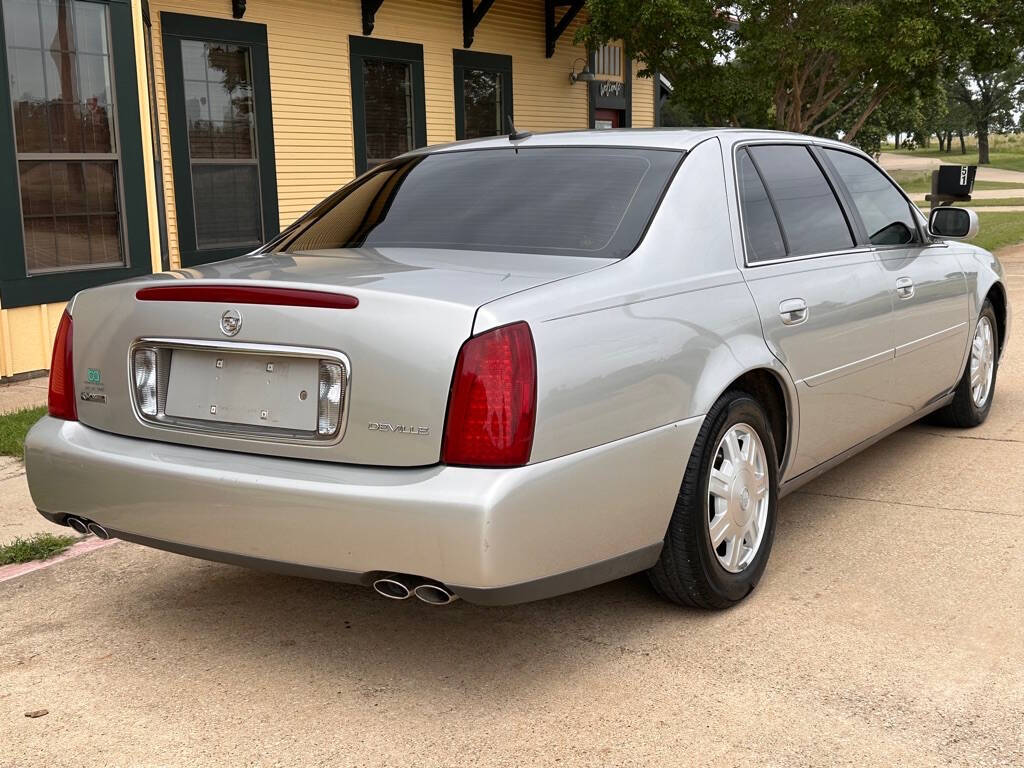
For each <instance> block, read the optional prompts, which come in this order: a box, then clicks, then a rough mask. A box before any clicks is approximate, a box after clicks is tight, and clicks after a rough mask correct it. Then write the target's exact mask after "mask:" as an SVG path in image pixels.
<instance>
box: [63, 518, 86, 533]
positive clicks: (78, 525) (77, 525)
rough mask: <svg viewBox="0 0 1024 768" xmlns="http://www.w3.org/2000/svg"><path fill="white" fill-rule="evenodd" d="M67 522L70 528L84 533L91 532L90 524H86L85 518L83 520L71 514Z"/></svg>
mask: <svg viewBox="0 0 1024 768" xmlns="http://www.w3.org/2000/svg"><path fill="white" fill-rule="evenodd" d="M65 522H66V523H67V525H68V527H69V528H71V529H72V530H74V531H77V532H78V533H81V534H83V535H86V534H88V533H89V526H88V525H86V522H85V520H83V519H82V518H80V517H71V516H70V515H69V516H68V518H67V519H66V520H65Z"/></svg>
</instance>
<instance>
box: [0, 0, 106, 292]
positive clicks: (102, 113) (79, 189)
mask: <svg viewBox="0 0 1024 768" xmlns="http://www.w3.org/2000/svg"><path fill="white" fill-rule="evenodd" d="M3 12H4V31H5V37H6V42H7V61H8V67H9V77H10V83H11V109H12V111H13V112H14V137H15V148H16V151H17V163H18V182H19V188H20V192H21V211H22V225H23V230H24V237H25V267H26V271H27V272H28V274H39V273H44V272H51V271H69V270H77V269H90V268H94V267H97V266H99V267H109V266H112V265H121V264H123V263H124V246H123V242H122V235H121V184H120V167H119V166H120V158H119V157H118V147H117V137H116V131H115V129H114V94H113V89H112V87H111V76H110V73H111V68H110V57H111V50H110V36H109V28H108V23H107V8H106V6H105V5H99V4H96V3H91V2H78V1H77V0H76V1H75V2H60V1H57V2H52V1H51V2H41V1H40V0H3Z"/></svg>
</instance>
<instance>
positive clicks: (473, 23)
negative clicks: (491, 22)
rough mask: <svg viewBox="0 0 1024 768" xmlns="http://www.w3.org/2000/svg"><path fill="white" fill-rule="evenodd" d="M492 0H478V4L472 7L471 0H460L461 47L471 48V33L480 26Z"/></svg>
mask: <svg viewBox="0 0 1024 768" xmlns="http://www.w3.org/2000/svg"><path fill="white" fill-rule="evenodd" d="M492 5H494V0H480V5H478V6H477V7H476V8H474V7H473V0H462V47H463V48H471V47H472V45H473V33H474V32H476V28H477V27H478V26H480V22H481V21H483V19H484V16H486V15H487V12H488V11H489V10H491V6H492Z"/></svg>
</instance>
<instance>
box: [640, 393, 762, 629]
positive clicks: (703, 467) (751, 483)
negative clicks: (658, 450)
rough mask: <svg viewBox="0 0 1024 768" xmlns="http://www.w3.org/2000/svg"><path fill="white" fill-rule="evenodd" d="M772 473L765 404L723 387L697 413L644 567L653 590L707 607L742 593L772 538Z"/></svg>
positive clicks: (758, 576)
mask: <svg viewBox="0 0 1024 768" xmlns="http://www.w3.org/2000/svg"><path fill="white" fill-rule="evenodd" d="M748 457H750V458H749V459H748ZM778 474H779V470H778V458H777V456H776V453H775V441H774V440H773V438H772V432H771V427H770V421H769V419H768V416H767V414H766V413H765V411H764V408H762V407H761V405H760V404H759V403H758V402H757V401H756V400H755V399H754V398H753V397H751V396H750V395H749V394H747V393H746V392H742V391H738V390H732V391H729V392H726V393H725V394H724V395H722V397H720V398H719V399H718V401H717V402H716V403H715V404H714V405H713V406H712V407H711V410H710V411H708V414H707V416H706V417H705V419H704V424H703V425H702V426H701V429H700V432H699V433H698V435H697V440H696V442H695V443H694V446H693V452H692V453H691V455H690V460H689V462H688V464H687V466H686V472H685V474H684V475H683V483H682V486H681V487H680V490H679V496H678V497H677V499H676V505H675V509H674V511H673V513H672V519H671V521H670V522H669V526H668V531H667V533H666V534H665V543H664V546H663V547H662V550H661V556H660V558H659V559H658V562H657V563H656V564H655V565H654V567H652V568H651V569H650V570H648V572H647V575H648V578H649V579H650V581H651V584H652V586H653V587H654V589H655V591H656V592H657V593H658V594H659V595H661V596H662V597H664V598H665V599H667V600H671V601H672V602H674V603H678V604H679V605H686V606H692V607H694V608H707V609H721V608H728V607H730V606H732V605H735V604H736V603H738V602H739V601H741V600H742V599H743V598H745V597H746V596H747V595H749V594H750V593H751V592H752V591H753V589H754V587H755V586H757V583H758V581H759V580H760V579H761V575H762V574H763V573H764V569H765V566H766V564H767V562H768V556H769V554H770V553H771V548H772V540H773V539H774V537H775V517H776V508H777V503H778ZM713 484H714V485H713ZM762 499H763V501H762ZM713 536H714V537H715V540H716V541H717V544H716V543H715V541H713V539H712V537H713Z"/></svg>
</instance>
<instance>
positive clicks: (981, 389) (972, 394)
mask: <svg viewBox="0 0 1024 768" xmlns="http://www.w3.org/2000/svg"><path fill="white" fill-rule="evenodd" d="M998 329H999V325H998V324H997V322H996V313H995V310H994V309H993V308H992V302H990V301H989V300H988V299H986V300H985V304H984V306H982V308H981V314H980V315H979V316H978V323H977V325H976V326H975V327H974V334H973V335H972V336H971V348H970V351H969V358H968V360H967V367H966V369H965V370H964V375H963V377H962V378H961V379H960V383H959V384H957V386H956V394H955V395H954V396H953V402H951V403H950V404H949V405H947V406H946V407H945V408H941V409H939V410H938V411H936V412H935V421H937V422H938V423H939V424H944V425H946V426H947V427H960V428H961V429H967V428H969V427H976V426H978V425H979V424H981V423H982V422H983V421H985V419H986V418H988V412H989V411H990V410H991V409H992V399H993V398H994V397H995V392H996V374H997V373H998V372H999V332H998Z"/></svg>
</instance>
